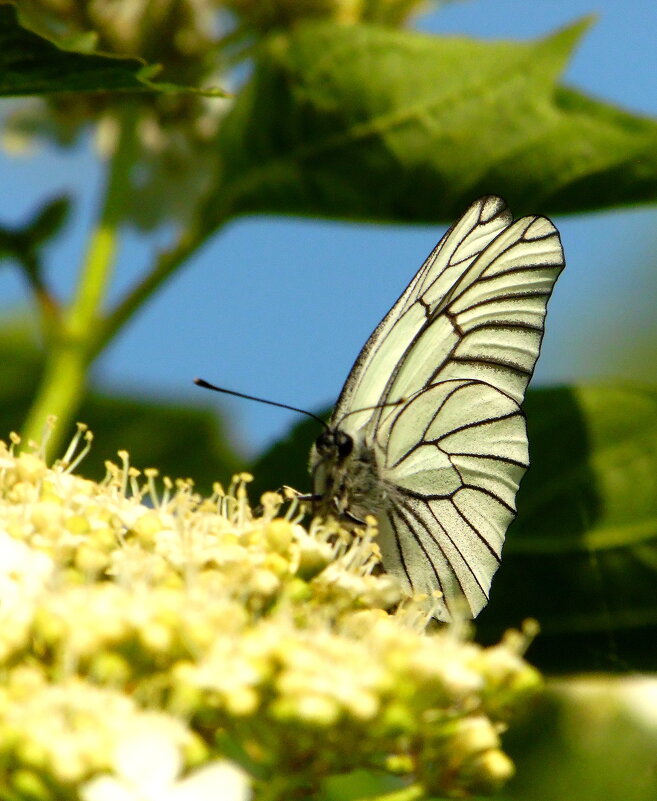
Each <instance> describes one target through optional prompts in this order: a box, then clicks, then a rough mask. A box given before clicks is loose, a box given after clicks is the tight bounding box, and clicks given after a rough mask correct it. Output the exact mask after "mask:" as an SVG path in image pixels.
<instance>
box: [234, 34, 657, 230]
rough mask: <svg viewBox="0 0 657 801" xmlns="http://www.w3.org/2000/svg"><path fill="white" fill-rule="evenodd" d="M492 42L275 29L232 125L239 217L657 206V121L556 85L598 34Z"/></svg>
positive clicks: (435, 215)
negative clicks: (481, 207)
mask: <svg viewBox="0 0 657 801" xmlns="http://www.w3.org/2000/svg"><path fill="white" fill-rule="evenodd" d="M587 24H588V23H587V22H580V23H579V24H577V25H574V26H572V27H570V28H566V29H564V30H562V31H559V32H557V33H556V34H554V35H551V36H549V37H547V38H545V39H541V40H538V41H535V42H529V43H523V42H514V41H508V42H499V41H498V42H482V41H475V40H471V39H465V38H455V37H449V38H448V37H435V36H426V35H420V34H418V33H413V32H407V31H399V30H391V29H388V28H378V27H375V26H369V25H365V24H361V25H353V26H339V25H336V24H331V23H312V24H310V23H309V24H306V25H304V26H300V27H299V28H298V29H295V31H294V32H292V33H289V34H286V35H283V34H280V35H277V36H272V37H271V38H270V39H269V40H268V41H266V42H265V44H264V45H263V47H262V49H261V52H260V56H259V58H258V60H257V62H256V68H255V71H254V74H253V76H252V78H251V79H250V81H249V82H248V84H247V85H246V86H245V88H244V90H243V91H242V92H241V93H240V95H239V97H238V99H237V101H236V103H235V106H234V108H233V110H232V112H231V113H230V114H229V116H228V117H227V119H226V121H225V125H224V127H223V129H222V133H221V140H220V144H221V147H222V149H223V153H224V158H225V165H224V183H223V186H222V190H221V192H222V194H221V198H220V199H219V200H218V203H220V204H222V207H223V208H224V209H228V210H229V211H230V212H233V213H244V212H269V213H271V212H274V213H294V214H304V215H323V216H328V217H344V218H360V219H376V220H395V221H400V220H408V221H434V220H452V219H453V218H454V217H455V216H457V215H458V214H460V213H461V212H462V211H463V209H464V208H465V207H466V206H467V205H468V204H469V203H470V202H471V201H472V199H473V198H474V197H477V196H478V195H482V194H486V193H495V194H501V195H503V196H505V197H506V199H507V200H508V201H509V203H510V205H511V208H513V210H514V212H515V213H519V214H522V213H526V212H536V211H541V212H552V213H562V212H571V211H582V210H586V209H599V208H602V207H605V206H611V205H618V204H625V203H636V202H637V201H645V200H651V199H655V198H657V123H655V122H654V121H653V120H651V119H647V118H641V117H637V116H634V115H632V114H629V113H626V112H623V111H620V110H618V109H616V108H614V107H612V106H609V105H606V104H604V103H600V102H597V101H594V100H591V99H589V98H587V97H585V96H583V95H582V94H580V93H579V92H576V91H574V90H571V89H566V88H563V87H561V86H559V85H558V83H557V82H558V79H559V76H560V74H561V73H562V71H563V70H564V67H565V66H566V64H567V62H568V59H569V58H570V56H571V54H572V51H573V48H574V47H575V45H576V43H577V41H578V39H579V37H580V36H581V34H582V32H583V31H584V29H585V28H586V26H587Z"/></svg>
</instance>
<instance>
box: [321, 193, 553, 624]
mask: <svg viewBox="0 0 657 801" xmlns="http://www.w3.org/2000/svg"><path fill="white" fill-rule="evenodd" d="M563 265H564V262H563V250H562V247H561V242H560V240H559V234H558V232H557V230H556V228H555V227H554V226H553V225H552V223H551V222H550V221H549V220H548V219H546V218H544V217H524V218H522V219H520V220H516V221H515V222H513V221H512V218H511V214H510V212H509V210H508V208H507V206H506V204H505V203H504V201H503V200H502V199H501V198H496V197H492V196H487V197H483V198H481V199H479V200H477V201H475V203H473V204H472V206H470V208H469V209H468V210H467V211H466V213H465V214H464V215H463V217H462V218H461V219H460V220H459V221H458V222H457V223H456V224H455V225H454V226H453V227H452V228H451V229H450V230H449V231H448V232H447V234H446V235H445V236H444V237H443V239H442V240H441V241H440V242H439V244H438V245H437V247H436V248H435V250H434V251H433V252H432V253H431V255H430V256H429V258H428V259H427V261H426V262H425V263H424V264H423V266H422V267H421V268H420V271H419V272H418V273H417V275H416V276H415V278H414V279H413V280H412V281H411V283H410V285H409V287H408V288H407V289H406V291H405V292H404V293H403V294H402V296H401V297H400V298H399V300H398V301H397V303H396V304H395V305H394V306H393V308H392V309H391V310H390V312H389V313H388V315H386V317H385V318H384V319H383V321H382V322H381V323H380V325H379V326H378V327H377V328H376V330H375V331H374V333H373V334H372V336H371V337H370V339H369V340H368V342H367V343H366V344H365V347H364V348H363V350H362V351H361V353H360V355H359V357H358V359H357V361H356V363H355V365H354V367H353V368H352V371H351V373H350V375H349V377H348V379H347V382H346V384H345V387H344V389H343V391H342V393H341V395H340V398H339V400H338V404H337V406H336V409H335V411H334V413H333V418H332V422H333V425H334V426H336V427H341V428H342V429H343V430H345V431H348V432H358V431H359V430H364V431H366V432H367V436H366V439H367V440H368V441H370V442H372V443H373V447H375V448H376V449H377V452H378V459H377V462H378V463H379V470H380V479H381V480H382V481H384V482H385V484H386V486H387V487H388V491H389V495H390V497H391V499H392V502H391V503H390V505H389V508H388V510H387V511H386V512H384V513H381V514H380V515H379V524H380V540H379V541H380V545H381V550H382V554H383V562H384V566H385V567H386V569H387V570H389V571H390V572H392V573H394V574H396V575H397V576H399V577H400V579H401V580H402V582H403V583H405V584H407V586H408V587H409V588H412V589H413V590H415V591H417V592H431V591H433V590H435V589H439V590H441V591H442V593H443V597H444V603H445V608H444V609H443V610H442V612H441V613H440V615H439V616H440V617H443V618H445V619H448V618H449V617H450V614H451V613H452V612H453V611H454V609H455V608H456V607H458V606H459V605H462V606H465V605H467V606H466V609H467V612H468V613H469V614H470V615H472V616H474V615H476V614H477V613H478V612H479V611H480V609H481V608H482V607H483V606H484V604H485V603H486V601H487V599H488V592H489V589H490V584H491V581H492V577H493V574H494V572H495V570H496V569H497V566H498V564H499V559H500V554H501V548H502V543H503V540H504V535H505V532H506V529H507V527H508V525H509V524H510V522H511V521H512V520H513V517H514V515H515V494H516V491H517V489H518V485H519V482H520V479H521V478H522V475H523V474H524V471H525V469H526V467H527V465H528V452H527V436H526V430H525V422H524V418H523V416H522V413H521V411H520V407H519V404H520V403H521V402H522V400H523V398H524V393H525V389H526V387H527V383H528V382H529V379H530V377H531V375H532V372H533V369H534V365H535V363H536V359H537V358H538V354H539V349H540V344H541V340H542V337H543V328H544V321H545V314H546V306H547V301H548V299H549V297H550V294H551V292H552V288H553V286H554V283H555V281H556V279H557V277H558V275H559V273H560V271H561V270H562V269H563ZM400 400H403V404H402V406H401V408H400V407H399V406H391V405H388V406H386V405H385V404H392V403H394V402H395V401H400ZM372 406H377V407H378V408H376V409H375V410H372V409H371V407H372ZM366 407H370V409H369V410H367V409H366ZM360 409H363V411H362V412H359V411H358V410H360ZM346 415H348V417H346ZM341 421H343V422H341ZM361 436H362V435H361Z"/></svg>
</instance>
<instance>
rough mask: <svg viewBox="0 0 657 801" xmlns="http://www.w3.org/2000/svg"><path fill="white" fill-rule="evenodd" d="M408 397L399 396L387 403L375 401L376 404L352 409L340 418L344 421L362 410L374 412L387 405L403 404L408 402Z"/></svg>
mask: <svg viewBox="0 0 657 801" xmlns="http://www.w3.org/2000/svg"><path fill="white" fill-rule="evenodd" d="M407 400H408V398H399V400H394V401H386V403H375V404H374V406H361V408H360V409H352V410H351V411H350V412H347V414H345V415H343V416H342V417H341V418H340V422H341V423H342V421H343V420H346V419H347V417H349V416H350V415H352V414H359V413H360V412H373V411H374V410H375V409H385V408H386V407H387V406H401V405H402V404H404V403H406V401H407Z"/></svg>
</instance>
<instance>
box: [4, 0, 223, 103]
mask: <svg viewBox="0 0 657 801" xmlns="http://www.w3.org/2000/svg"><path fill="white" fill-rule="evenodd" d="M66 44H67V48H66V49H63V48H62V47H58V46H57V44H54V43H53V42H51V41H49V40H48V39H45V38H43V37H42V36H39V35H37V34H36V33H33V32H32V31H30V30H26V29H25V28H24V27H23V26H22V25H21V24H20V22H19V19H18V16H17V13H16V9H15V8H14V7H13V6H12V5H2V6H0V96H5V97H9V96H16V95H45V94H51V93H53V92H116V91H126V90H129V91H138V92H144V91H164V92H168V91H192V92H200V93H201V94H208V93H209V94H212V95H217V94H218V95H224V94H225V93H223V92H221V91H220V90H208V91H205V90H198V89H196V88H194V87H182V86H174V85H173V84H170V83H166V84H165V83H162V84H159V83H157V82H154V81H153V77H154V75H155V73H156V72H158V71H159V68H158V66H157V65H146V63H145V62H144V61H143V60H141V59H137V58H125V57H119V56H114V55H108V54H98V53H92V52H89V51H90V50H91V49H92V48H93V46H94V44H95V39H94V37H93V35H88V36H83V37H77V39H76V40H75V41H68V42H67V43H66ZM72 49H75V50H76V51H77V52H73V51H72ZM81 51H84V52H81Z"/></svg>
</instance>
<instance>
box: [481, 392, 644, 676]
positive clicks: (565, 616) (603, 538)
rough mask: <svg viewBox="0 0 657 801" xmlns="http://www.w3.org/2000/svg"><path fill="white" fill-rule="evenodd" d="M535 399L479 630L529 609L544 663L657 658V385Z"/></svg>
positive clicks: (537, 654) (628, 663)
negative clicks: (522, 469) (520, 475)
mask: <svg viewBox="0 0 657 801" xmlns="http://www.w3.org/2000/svg"><path fill="white" fill-rule="evenodd" d="M525 409H526V412H527V419H528V429H529V442H530V454H531V467H530V469H529V471H528V473H527V476H526V478H525V479H524V480H523V485H522V487H521V490H520V493H519V496H518V518H517V520H516V521H515V523H514V524H513V525H512V526H511V528H510V530H509V533H508V536H507V542H506V545H505V547H504V554H503V559H502V566H501V568H500V570H499V573H498V574H497V576H496V577H495V580H494V581H493V588H492V593H491V600H490V603H489V605H488V607H487V608H486V609H484V611H483V612H482V614H481V616H480V618H479V621H478V627H479V629H480V631H481V632H482V634H484V636H486V635H489V636H491V637H494V636H497V634H499V632H500V630H501V629H503V628H505V627H507V626H509V625H512V624H514V623H517V622H518V621H519V620H521V619H522V618H525V617H528V616H531V617H534V618H536V619H537V620H538V621H539V623H540V625H541V629H542V634H541V636H540V637H539V638H538V639H537V641H536V643H535V644H534V646H533V647H532V651H531V652H530V656H531V657H532V658H534V659H535V660H537V661H539V662H540V663H541V665H542V666H544V667H546V668H549V669H551V670H557V671H559V670H562V671H570V670H573V669H576V668H585V667H586V668H588V667H595V666H597V667H614V668H618V669H624V668H625V669H627V668H629V667H632V668H637V667H643V668H653V669H654V668H656V667H657V591H656V588H657V390H655V389H653V388H641V387H632V386H597V387H578V388H561V389H552V390H541V391H537V392H533V393H530V394H529V395H528V397H527V402H526V404H525Z"/></svg>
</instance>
